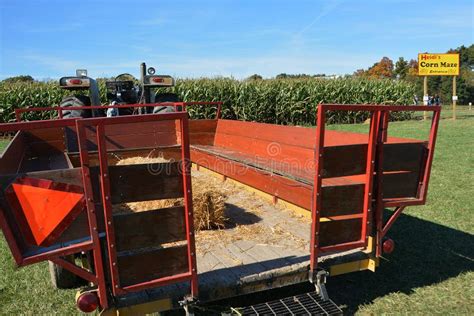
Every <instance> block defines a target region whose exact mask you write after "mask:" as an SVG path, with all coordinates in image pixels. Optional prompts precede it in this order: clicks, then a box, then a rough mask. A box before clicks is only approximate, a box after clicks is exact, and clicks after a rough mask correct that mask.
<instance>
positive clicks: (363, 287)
mask: <svg viewBox="0 0 474 316" xmlns="http://www.w3.org/2000/svg"><path fill="white" fill-rule="evenodd" d="M388 237H389V238H392V239H393V240H394V241H395V243H396V246H395V251H394V252H393V253H392V254H390V255H389V256H387V258H386V259H385V260H384V259H382V260H381V264H380V267H379V268H378V269H377V271H376V273H372V272H370V271H364V272H359V273H351V274H347V275H341V276H336V277H333V278H330V279H328V291H329V294H330V297H331V298H332V299H333V300H334V301H335V302H336V304H338V305H342V306H345V312H346V313H348V314H352V313H354V312H355V311H357V309H358V307H359V306H360V305H362V304H370V303H371V302H372V301H373V300H375V299H376V298H378V297H382V296H384V295H387V294H390V293H393V292H402V293H405V294H410V293H411V292H413V290H414V289H416V288H419V287H424V286H429V285H432V284H436V283H439V282H442V281H444V280H446V279H449V278H452V277H456V276H457V275H459V274H460V273H462V272H466V271H474V236H473V235H470V234H468V233H464V232H461V231H458V230H455V229H452V228H449V227H446V226H442V225H439V224H435V223H432V222H429V221H425V220H422V219H418V218H416V217H413V216H410V215H406V214H403V215H401V216H400V218H399V219H398V220H397V222H396V223H395V225H394V226H393V227H392V229H391V230H390V231H389V233H388Z"/></svg>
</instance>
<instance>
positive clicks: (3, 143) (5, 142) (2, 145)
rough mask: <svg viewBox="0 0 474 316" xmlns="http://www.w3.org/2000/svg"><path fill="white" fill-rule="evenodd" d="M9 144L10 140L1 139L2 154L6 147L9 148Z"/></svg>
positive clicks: (0, 149) (0, 151)
mask: <svg viewBox="0 0 474 316" xmlns="http://www.w3.org/2000/svg"><path fill="white" fill-rule="evenodd" d="M8 142H9V141H8V140H5V139H0V154H1V153H2V152H3V150H4V149H5V147H7V145H8Z"/></svg>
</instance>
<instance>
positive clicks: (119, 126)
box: [0, 112, 198, 309]
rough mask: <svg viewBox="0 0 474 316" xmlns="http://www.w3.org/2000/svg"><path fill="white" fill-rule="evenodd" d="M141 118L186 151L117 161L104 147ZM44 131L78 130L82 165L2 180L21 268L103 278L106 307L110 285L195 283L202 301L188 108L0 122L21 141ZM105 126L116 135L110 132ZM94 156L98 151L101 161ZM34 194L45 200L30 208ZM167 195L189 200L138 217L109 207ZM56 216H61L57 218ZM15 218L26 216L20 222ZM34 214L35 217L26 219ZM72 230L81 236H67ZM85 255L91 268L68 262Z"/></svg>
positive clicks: (8, 231)
mask: <svg viewBox="0 0 474 316" xmlns="http://www.w3.org/2000/svg"><path fill="white" fill-rule="evenodd" d="M144 124H145V125H148V127H147V130H148V131H149V132H151V133H152V136H154V137H155V138H156V139H158V140H160V138H162V139H163V141H161V143H163V144H165V145H164V146H165V147H173V148H176V149H179V150H180V157H179V158H178V159H177V160H176V161H171V162H162V163H156V164H137V165H120V166H110V165H109V163H108V153H107V149H108V148H110V147H112V146H114V144H115V141H116V140H118V139H121V138H124V137H125V138H126V137H130V135H129V134H130V131H131V130H135V134H136V133H140V129H139V126H140V125H144ZM128 125H131V126H128ZM164 125H166V126H164ZM168 125H169V126H168ZM166 127H172V128H166ZM41 129H51V130H61V133H63V134H64V133H65V129H69V130H70V131H72V132H74V133H77V139H78V143H79V146H78V147H79V155H80V167H79V168H70V169H67V170H64V169H63V170H49V171H38V172H34V171H33V172H21V171H19V170H17V169H12V171H11V174H7V175H2V176H1V179H0V180H1V181H0V183H1V184H2V188H3V189H4V192H5V195H6V198H5V199H4V198H2V199H1V201H0V202H1V206H2V207H1V208H0V224H1V228H2V230H3V232H4V234H5V236H6V239H7V241H8V243H9V246H10V248H11V250H12V253H13V255H14V258H15V260H16V262H17V264H18V265H20V266H23V265H27V264H32V263H36V262H39V261H44V260H50V261H53V262H54V263H56V264H58V265H60V266H62V267H63V268H64V269H66V270H69V271H71V272H73V273H74V274H76V275H78V276H80V277H81V278H83V279H85V280H87V281H89V282H92V283H94V284H96V285H97V289H98V291H97V292H98V297H99V299H100V306H101V307H102V308H103V309H106V308H107V307H108V306H109V303H108V295H107V293H108V289H111V291H112V293H113V294H114V295H115V296H120V295H124V294H127V293H130V292H134V291H141V290H144V289H147V288H151V287H157V286H163V285H167V284H171V283H178V282H184V281H189V282H190V284H191V287H190V289H191V293H190V294H191V296H192V297H197V294H198V286H197V271H196V270H197V269H196V256H195V241H194V228H193V210H192V192H191V178H190V166H191V163H190V159H189V139H188V115H187V113H184V112H180V113H167V114H157V115H144V116H126V117H117V118H92V119H79V120H74V119H63V120H55V121H38V122H21V123H14V124H6V125H3V126H1V127H0V131H6V130H9V131H12V130H15V131H18V134H17V136H16V137H27V136H26V134H25V133H29V131H34V130H41ZM106 129H109V132H110V133H109V134H108V135H107V136H106V135H105V134H106V133H105V130H106ZM124 130H127V132H123V131H124ZM163 131H168V132H165V133H163ZM54 133H55V132H54ZM24 134H25V135H24ZM132 134H133V133H132ZM133 136H136V135H133ZM141 136H142V137H150V135H141ZM28 137H29V135H28ZM132 138H133V137H132ZM159 142H160V141H159ZM123 143H124V142H121V144H123ZM125 143H126V142H125ZM12 144H13V145H11V146H12V147H10V148H7V150H16V149H15V148H14V146H17V142H12ZM18 144H20V143H18ZM130 144H131V145H133V142H132V143H130ZM155 145H156V144H155ZM61 146H65V144H63V145H61ZM41 150H53V149H52V148H50V147H48V148H41ZM56 153H57V154H58V155H62V154H63V153H62V152H60V151H59V150H58V151H57V152H56V151H55V150H53V151H52V152H51V153H50V155H51V156H54V155H55V154H56ZM91 155H93V156H94V157H97V156H98V158H99V159H98V165H97V159H93V160H91V159H90V158H91ZM13 170H15V171H13ZM6 171H7V172H8V170H6ZM37 191H41V192H39V193H38V194H36V192H37ZM32 192H33V193H32ZM28 194H29V196H26V195H28ZM25 196H26V197H25ZM32 196H38V197H39V198H38V199H36V201H37V203H36V205H32V204H33V203H32V202H34V201H33V200H32ZM56 197H57V198H56ZM169 198H182V199H183V205H182V206H177V207H170V208H165V209H158V210H149V211H144V212H140V213H133V214H132V213H130V214H122V213H121V214H114V213H113V212H112V206H113V205H114V204H122V203H128V202H137V201H147V200H158V199H169ZM12 202H14V203H12ZM45 203H46V204H45ZM53 204H54V205H53ZM51 212H54V213H55V215H57V216H55V217H54V216H50V215H51V214H50V213H51ZM18 214H22V216H24V217H26V218H24V219H23V220H18ZM60 215H61V217H60V218H56V217H58V216H60ZM29 216H32V217H35V218H36V220H35V221H29ZM38 218H40V219H41V218H42V219H44V220H38ZM31 223H35V225H33V226H32V225H31ZM38 223H39V224H38ZM71 226H74V230H75V233H74V236H71V235H69V236H67V235H68V229H70V227H71ZM21 232H23V233H21ZM25 232H26V233H25ZM28 236H30V237H33V238H29V237H28ZM79 237H80V238H79ZM102 241H105V242H104V243H102ZM102 245H105V248H106V249H107V251H106V252H105V251H104V249H102ZM163 245H167V246H166V247H165V246H163ZM87 251H91V252H92V258H93V268H89V269H86V268H83V267H79V266H77V265H76V264H75V263H74V262H70V261H67V260H65V258H64V257H65V256H68V255H72V254H75V253H80V252H87ZM108 280H109V281H108ZM107 282H110V284H109V285H107Z"/></svg>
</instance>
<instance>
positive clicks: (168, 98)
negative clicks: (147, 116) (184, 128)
mask: <svg viewBox="0 0 474 316" xmlns="http://www.w3.org/2000/svg"><path fill="white" fill-rule="evenodd" d="M161 102H181V99H180V98H179V97H178V95H177V94H175V93H157V94H155V103H161ZM177 110H178V111H180V110H181V109H179V108H178V109H177ZM168 112H175V108H174V107H173V106H155V107H154V108H153V114H157V113H168Z"/></svg>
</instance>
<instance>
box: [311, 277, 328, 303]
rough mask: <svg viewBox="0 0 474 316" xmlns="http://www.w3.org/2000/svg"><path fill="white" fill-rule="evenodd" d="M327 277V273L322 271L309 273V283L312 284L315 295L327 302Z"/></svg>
mask: <svg viewBox="0 0 474 316" xmlns="http://www.w3.org/2000/svg"><path fill="white" fill-rule="evenodd" d="M328 276H329V272H327V271H326V270H323V269H317V270H316V271H309V281H310V282H311V283H313V284H314V286H315V288H316V293H317V294H319V296H321V298H322V299H323V300H324V301H327V300H329V295H328V292H327V290H326V279H327V277H328Z"/></svg>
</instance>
